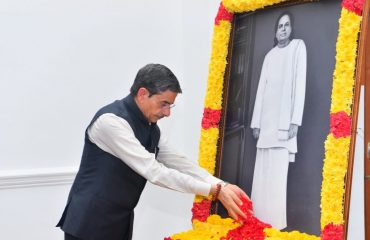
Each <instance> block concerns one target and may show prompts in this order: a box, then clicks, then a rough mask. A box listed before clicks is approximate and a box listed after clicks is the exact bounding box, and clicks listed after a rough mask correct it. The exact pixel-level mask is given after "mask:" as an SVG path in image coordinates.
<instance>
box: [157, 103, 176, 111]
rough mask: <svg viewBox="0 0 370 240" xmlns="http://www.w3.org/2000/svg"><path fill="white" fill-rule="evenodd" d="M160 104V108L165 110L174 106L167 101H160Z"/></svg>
mask: <svg viewBox="0 0 370 240" xmlns="http://www.w3.org/2000/svg"><path fill="white" fill-rule="evenodd" d="M160 106H161V109H162V110H164V109H165V110H167V109H171V108H173V107H174V106H176V105H175V104H169V103H167V102H161V103H160Z"/></svg>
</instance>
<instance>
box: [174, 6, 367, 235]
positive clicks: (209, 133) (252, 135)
mask: <svg viewBox="0 0 370 240" xmlns="http://www.w3.org/2000/svg"><path fill="white" fill-rule="evenodd" d="M363 9H366V10H364V11H363ZM368 11H369V3H368V2H366V1H361V0H344V1H342V0H322V1H305V0H295V1H284V0H261V1H252V0H223V1H222V3H221V5H220V9H219V12H218V15H217V17H216V20H215V27H214V35H213V41H212V55H211V62H210V67H209V77H208V85H207V93H206V99H205V108H204V115H203V119H202V130H201V131H202V132H201V139H200V148H199V164H200V166H202V167H203V168H205V169H207V170H208V171H209V172H211V173H213V174H215V175H216V176H218V177H220V178H221V179H223V180H226V181H228V182H230V183H233V184H236V185H238V186H240V187H241V188H242V189H243V190H244V191H245V192H246V193H247V194H248V195H249V196H251V199H252V202H253V210H254V215H255V216H256V217H257V219H258V222H262V223H266V224H268V227H266V225H264V226H265V227H263V229H262V230H261V229H259V230H258V231H259V233H257V230H256V232H254V233H252V234H254V235H253V236H257V235H258V234H260V237H261V239H264V238H265V237H267V238H268V239H301V238H302V239H303V238H304V239H320V237H321V239H342V238H343V237H344V238H345V237H346V228H347V220H348V211H349V210H348V204H349V200H348V199H349V196H350V183H351V174H352V173H351V167H352V162H353V154H354V152H353V151H354V150H353V149H354V142H355V134H354V133H355V129H356V123H357V121H356V120H357V111H358V97H359V82H360V75H361V74H360V72H361V71H362V63H363V52H364V49H365V48H366V45H365V36H364V35H363V34H360V33H361V29H366V28H367V27H368V21H362V19H363V17H364V18H366V19H368ZM362 32H363V31H362ZM209 210H210V212H211V213H213V214H217V215H220V216H221V217H223V218H226V217H227V212H226V211H225V210H224V209H223V207H222V206H221V205H220V204H217V205H213V204H211V203H210V199H209V198H204V197H200V196H197V197H196V198H195V201H194V205H193V209H192V211H193V223H194V220H196V221H200V222H204V223H209V224H211V225H212V224H215V223H214V221H215V220H214V219H211V220H210V219H209V214H210V212H209ZM217 221H221V220H217ZM217 221H216V222H217ZM210 222H212V223H210ZM196 223H197V222H196ZM253 224H255V223H253ZM229 227H230V229H231V228H232V227H231V226H229ZM234 227H235V226H234ZM250 227H252V228H250V229H254V228H253V227H254V225H251V226H250ZM195 230H196V229H195ZM203 230H204V229H203ZM249 232H251V231H249ZM252 232H253V231H252ZM239 234H241V233H239ZM249 234H251V233H249ZM212 236H213V235H212ZM176 237H178V236H176ZM217 237H218V236H217ZM217 237H216V238H212V239H218V238H217ZM243 237H245V236H243ZM262 237H263V238H262ZM176 239H181V237H179V238H176ZM226 239H229V238H226ZM246 239H248V237H246Z"/></svg>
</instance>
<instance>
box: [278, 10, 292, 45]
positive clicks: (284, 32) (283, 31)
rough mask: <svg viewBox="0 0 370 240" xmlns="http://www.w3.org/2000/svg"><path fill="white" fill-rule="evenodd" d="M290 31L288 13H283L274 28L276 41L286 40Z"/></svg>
mask: <svg viewBox="0 0 370 240" xmlns="http://www.w3.org/2000/svg"><path fill="white" fill-rule="evenodd" d="M291 33H292V26H291V24H290V18H289V16H288V15H283V16H282V17H281V18H280V20H279V23H278V27H277V30H276V39H277V41H278V42H284V41H287V40H288V39H289V37H290V34H291Z"/></svg>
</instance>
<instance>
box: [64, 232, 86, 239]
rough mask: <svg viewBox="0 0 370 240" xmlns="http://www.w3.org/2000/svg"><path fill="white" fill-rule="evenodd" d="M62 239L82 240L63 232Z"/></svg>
mask: <svg viewBox="0 0 370 240" xmlns="http://www.w3.org/2000/svg"><path fill="white" fill-rule="evenodd" d="M64 240H82V239H81V238H76V237H74V236H72V235H70V234H68V233H64Z"/></svg>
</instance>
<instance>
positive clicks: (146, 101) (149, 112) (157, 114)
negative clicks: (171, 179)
mask: <svg viewBox="0 0 370 240" xmlns="http://www.w3.org/2000/svg"><path fill="white" fill-rule="evenodd" d="M176 97H177V93H175V92H172V91H170V90H167V91H164V92H160V93H157V94H154V95H151V96H150V93H149V91H148V90H147V89H145V88H141V89H140V90H139V91H138V95H137V99H138V100H137V101H138V104H139V108H140V110H141V111H142V112H143V114H144V116H145V117H146V118H147V119H148V121H149V122H152V123H155V122H157V121H158V120H159V119H161V118H163V117H168V116H170V114H171V106H172V105H173V103H174V102H175V99H176Z"/></svg>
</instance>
